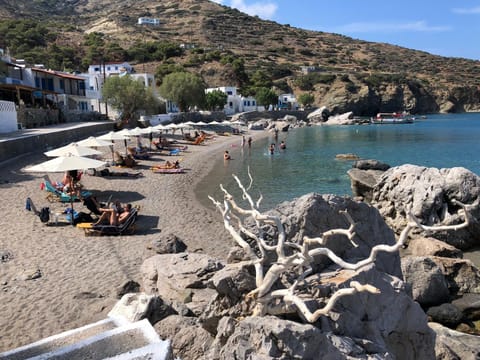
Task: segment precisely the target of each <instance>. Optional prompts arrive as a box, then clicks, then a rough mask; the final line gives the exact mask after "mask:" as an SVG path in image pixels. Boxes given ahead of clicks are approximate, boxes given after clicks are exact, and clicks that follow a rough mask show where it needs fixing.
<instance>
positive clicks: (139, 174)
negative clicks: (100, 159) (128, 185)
mask: <svg viewBox="0 0 480 360" xmlns="http://www.w3.org/2000/svg"><path fill="white" fill-rule="evenodd" d="M93 175H95V176H103V177H108V176H111V177H131V178H138V177H142V176H143V173H142V172H140V171H137V172H133V173H132V172H128V171H112V170H110V169H106V168H105V169H102V170H99V171H98V170H95V169H93Z"/></svg>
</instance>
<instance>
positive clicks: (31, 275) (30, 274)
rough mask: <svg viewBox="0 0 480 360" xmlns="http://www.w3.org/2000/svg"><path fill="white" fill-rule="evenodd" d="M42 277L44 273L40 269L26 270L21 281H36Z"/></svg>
mask: <svg viewBox="0 0 480 360" xmlns="http://www.w3.org/2000/svg"><path fill="white" fill-rule="evenodd" d="M41 277H42V271H41V270H40V269H38V268H32V269H26V270H24V271H23V273H22V275H21V279H22V280H24V281H28V280H35V279H39V278H41Z"/></svg>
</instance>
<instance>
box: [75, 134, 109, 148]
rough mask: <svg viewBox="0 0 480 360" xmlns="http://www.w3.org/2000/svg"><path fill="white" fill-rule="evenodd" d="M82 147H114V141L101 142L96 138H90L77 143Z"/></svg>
mask: <svg viewBox="0 0 480 360" xmlns="http://www.w3.org/2000/svg"><path fill="white" fill-rule="evenodd" d="M77 144H78V145H80V146H87V147H106V146H113V143H112V141H107V140H101V139H99V138H96V137H94V136H90V137H88V138H86V139H83V140H80V141H79V142H77Z"/></svg>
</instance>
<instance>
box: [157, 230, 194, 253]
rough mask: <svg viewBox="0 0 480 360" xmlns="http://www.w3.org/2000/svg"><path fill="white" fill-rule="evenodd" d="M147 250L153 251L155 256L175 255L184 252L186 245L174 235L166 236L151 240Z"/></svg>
mask: <svg viewBox="0 0 480 360" xmlns="http://www.w3.org/2000/svg"><path fill="white" fill-rule="evenodd" d="M149 249H151V250H154V251H155V252H156V253H157V254H177V253H181V252H185V251H186V250H187V245H185V243H184V242H183V241H182V240H180V239H179V238H178V237H177V236H175V235H174V234H166V235H165V236H162V237H160V238H159V239H156V240H153V241H152V244H151V245H150V247H149Z"/></svg>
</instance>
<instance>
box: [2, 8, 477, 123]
mask: <svg viewBox="0 0 480 360" xmlns="http://www.w3.org/2000/svg"><path fill="white" fill-rule="evenodd" d="M0 4H1V5H2V6H0V20H2V19H11V18H14V19H20V18H29V19H36V20H38V21H43V22H45V21H47V22H50V23H53V22H54V23H56V24H63V25H60V26H59V29H60V30H61V31H60V34H61V35H60V37H61V38H60V40H58V42H61V43H66V44H72V43H73V44H76V46H79V47H81V45H78V44H81V42H82V39H83V37H84V36H85V34H89V33H102V34H104V35H105V37H106V39H107V40H108V41H110V42H116V43H118V44H119V45H120V46H121V47H123V48H129V47H130V46H133V45H134V44H135V43H138V42H142V41H143V42H148V41H172V42H175V43H178V44H180V43H183V44H187V45H188V44H190V45H192V46H193V45H194V46H195V48H196V49H197V50H196V51H197V52H194V51H186V52H185V54H184V56H182V57H179V58H178V59H175V62H177V63H181V64H187V66H188V68H189V70H191V71H193V72H197V73H199V74H200V75H202V77H203V78H204V80H205V82H206V83H207V85H209V86H219V85H234V84H232V83H228V82H232V81H235V80H236V79H235V76H234V75H232V70H231V68H230V67H229V66H225V64H219V63H218V61H217V62H215V61H202V58H201V57H199V56H198V52H199V50H198V49H204V50H205V51H207V52H211V51H219V52H222V53H231V54H233V55H234V56H236V57H240V58H242V59H243V60H244V64H245V65H244V66H245V70H246V72H247V73H248V74H249V75H250V76H251V75H252V74H253V73H254V72H255V71H256V70H259V69H261V70H265V71H266V72H267V73H269V74H272V73H274V74H277V73H278V78H273V81H274V82H276V84H277V85H279V86H280V87H283V88H282V90H288V89H291V90H292V91H294V92H296V93H297V92H298V93H301V92H311V93H312V94H314V96H315V99H316V104H317V105H326V106H328V107H329V108H331V109H332V110H334V111H338V112H341V111H354V112H356V113H358V114H359V115H361V114H366V113H369V114H371V113H374V112H375V111H378V110H382V111H385V110H400V109H407V110H410V111H412V112H438V111H441V112H461V111H479V110H480V105H479V103H480V94H479V87H480V62H479V61H475V60H470V59H463V58H447V57H441V56H437V55H432V54H428V53H426V52H423V51H418V50H412V49H407V48H403V47H399V46H396V45H390V44H384V43H374V42H367V41H363V40H355V39H352V38H349V37H346V36H343V35H338V34H331V33H325V32H316V31H311V30H305V29H301V28H295V27H291V26H289V25H288V24H287V25H281V24H278V23H275V22H273V21H269V20H262V19H260V18H258V17H252V16H249V15H246V14H244V13H241V12H240V11H238V10H236V9H233V8H229V7H226V6H223V5H219V4H217V3H214V2H211V1H207V0H183V1H181V2H177V1H163V2H162V3H158V2H156V1H152V0H140V1H132V0H119V1H116V2H115V3H112V2H109V1H106V0H67V1H58V0H33V1H28V0H15V1H12V0H3V1H0ZM139 17H154V18H159V19H160V23H161V24H160V26H158V27H153V26H139V25H138V24H137V19H138V18H139ZM67 24H68V25H69V26H66V25H67ZM161 63H162V61H158V62H152V63H151V64H137V66H142V68H143V69H145V68H147V69H150V70H155V68H156V67H157V66H158V64H161ZM134 65H135V64H134ZM302 66H313V67H315V68H316V69H318V71H319V72H323V73H326V74H333V75H335V78H334V79H333V80H330V81H327V82H326V83H325V82H322V80H321V79H320V81H319V79H318V76H317V78H316V79H315V76H314V75H311V74H303V73H302V72H301V67H302ZM282 75H285V76H282ZM308 77H310V78H313V80H312V81H311V82H312V83H311V84H307V86H305V81H304V80H305V78H308ZM372 77H373V79H372ZM392 79H393V80H392ZM302 81H303V85H302ZM299 83H300V85H299ZM274 85H275V84H274Z"/></svg>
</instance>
